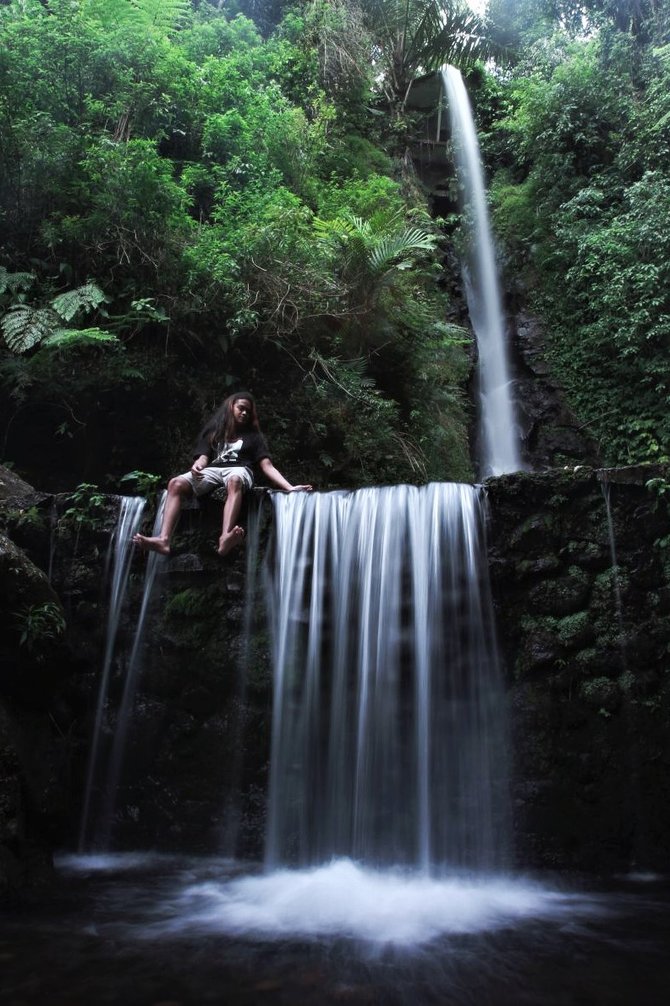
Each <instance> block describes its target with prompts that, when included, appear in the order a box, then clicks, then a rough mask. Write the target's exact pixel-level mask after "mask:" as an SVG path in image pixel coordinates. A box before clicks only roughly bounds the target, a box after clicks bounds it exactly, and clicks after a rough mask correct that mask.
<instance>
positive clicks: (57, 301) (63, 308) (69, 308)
mask: <svg viewBox="0 0 670 1006" xmlns="http://www.w3.org/2000/svg"><path fill="white" fill-rule="evenodd" d="M106 299H107V298H106V297H105V295H104V293H103V292H102V290H101V289H100V287H99V286H97V285H96V284H95V283H84V285H83V286H79V287H77V289H76V290H66V292H65V293H61V294H59V296H58V297H55V298H54V299H53V300H52V302H51V306H52V308H53V309H54V311H55V312H56V314H58V315H59V316H60V317H61V318H62V319H63V321H72V319H73V318H74V317H75V315H77V314H78V313H79V312H80V311H86V312H88V311H94V310H95V308H96V307H100V305H101V304H104V302H105V301H106Z"/></svg>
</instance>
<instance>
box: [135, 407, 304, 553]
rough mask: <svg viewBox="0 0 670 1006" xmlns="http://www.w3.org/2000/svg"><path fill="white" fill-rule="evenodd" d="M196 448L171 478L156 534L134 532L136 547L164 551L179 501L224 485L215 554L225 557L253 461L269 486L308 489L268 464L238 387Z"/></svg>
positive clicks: (236, 531)
mask: <svg viewBox="0 0 670 1006" xmlns="http://www.w3.org/2000/svg"><path fill="white" fill-rule="evenodd" d="M195 449H196V454H195V455H194V458H195V460H194V462H193V464H192V465H191V470H190V471H188V472H185V473H184V474H183V475H177V476H175V478H173V479H171V480H170V482H169V483H168V489H167V499H166V501H165V512H164V514H163V522H162V525H161V529H160V533H159V534H158V535H156V536H155V537H147V536H146V535H143V534H136V535H135V537H134V538H133V541H134V542H135V544H136V545H138V546H139V547H140V548H142V549H145V550H147V549H148V550H150V551H152V552H160V554H161V555H169V554H170V539H171V537H172V532H173V531H174V529H175V527H176V525H177V521H178V519H179V513H180V510H181V505H182V500H183V499H188V498H189V497H190V496H192V495H194V494H195V495H196V496H205V495H206V494H207V493H209V492H212V491H213V490H214V489H218V488H219V487H220V486H225V488H226V502H225V504H224V507H223V527H222V529H221V536H220V538H219V545H218V548H217V552H218V553H219V555H220V556H224V555H228V553H229V552H230V551H231V550H232V549H234V548H235V547H236V546H237V545H239V544H241V542H242V539H243V538H244V530H243V528H241V527H240V526H239V524H237V523H236V522H237V519H238V517H239V515H240V510H241V507H242V496H243V494H244V492H245V490H249V489H251V488H252V487H253V484H254V476H253V469H254V466H256V465H258V467H259V468H260V470H261V471H262V472H263V475H265V477H266V478H267V479H268V480H269V481H270V482H271V483H272V484H273V485H274V486H276V487H277V488H278V489H282V490H283V491H284V492H287V493H292V492H301V491H305V492H309V491H311V489H312V486H294V485H291V483H290V482H288V481H287V480H286V479H285V478H284V476H283V475H282V474H281V472H279V471H277V469H276V468H275V466H274V465H273V464H272V460H271V458H270V454H269V451H268V447H267V443H266V441H265V437H264V436H263V434H262V433H261V429H260V424H259V422H258V413H257V412H256V405H255V403H254V399H253V397H252V396H251V395H250V394H249V392H248V391H237V392H235V394H234V395H229V396H228V398H226V400H225V401H224V403H223V405H222V406H221V408H220V409H218V411H217V412H215V413H214V415H213V416H212V418H211V419H210V420H209V422H208V423H207V424H206V425H205V427H204V428H203V430H202V432H201V433H200V436H199V437H198V440H197V443H196V448H195Z"/></svg>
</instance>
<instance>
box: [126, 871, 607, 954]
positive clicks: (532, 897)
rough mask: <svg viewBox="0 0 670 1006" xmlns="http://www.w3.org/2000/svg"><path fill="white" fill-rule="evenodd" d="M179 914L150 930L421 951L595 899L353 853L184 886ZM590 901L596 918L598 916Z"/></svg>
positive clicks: (177, 900) (177, 901)
mask: <svg viewBox="0 0 670 1006" xmlns="http://www.w3.org/2000/svg"><path fill="white" fill-rule="evenodd" d="M170 907H171V913H172V917H171V918H169V919H167V920H165V921H157V922H156V923H155V924H154V925H153V926H150V928H149V931H148V932H146V933H145V935H148V936H152V935H154V936H160V935H167V934H171V935H176V934H178V933H180V934H182V935H186V934H188V933H192V932H193V931H199V932H209V933H214V932H215V933H221V934H227V935H235V936H245V937H251V938H264V939H286V938H295V937H300V938H309V939H320V938H325V937H335V936H345V937H350V938H354V939H359V940H362V941H364V942H367V943H371V944H393V945H401V946H403V947H408V948H411V947H416V946H418V945H420V944H426V943H428V942H430V941H431V940H433V939H435V938H437V937H439V936H442V935H445V934H457V933H478V932H490V931H493V930H497V929H501V928H504V927H509V926H514V925H516V924H518V923H520V922H522V921H524V920H530V919H543V920H547V919H560V918H561V917H563V916H565V917H569V918H571V919H572V918H574V916H575V914H582V913H583V912H586V911H587V899H585V898H584V897H582V896H578V895H574V894H566V893H561V892H558V891H555V890H553V891H552V890H549V889H548V888H546V887H542V886H541V885H539V884H535V883H532V882H530V881H521V880H512V879H507V878H502V877H499V878H496V877H489V878H481V877H475V878H467V877H443V878H433V877H430V876H427V875H423V874H418V873H415V872H408V871H400V870H384V871H377V870H372V869H367V868H364V867H361V866H359V865H358V864H356V863H354V862H353V861H351V860H349V859H340V860H334V861H333V862H331V863H329V864H328V865H326V866H321V867H315V868H312V869H303V870H277V871H274V872H272V873H267V874H261V875H256V876H245V877H242V878H238V879H234V880H228V881H223V882H217V881H213V880H211V879H210V880H208V881H207V882H204V883H196V884H190V885H187V886H185V887H184V888H183V889H182V890H181V891H180V893H179V894H178V895H177V896H176V897H175V895H174V893H173V896H172V897H171V898H170ZM593 908H594V906H593V904H591V903H590V902H589V905H588V911H589V914H590V913H592V912H593Z"/></svg>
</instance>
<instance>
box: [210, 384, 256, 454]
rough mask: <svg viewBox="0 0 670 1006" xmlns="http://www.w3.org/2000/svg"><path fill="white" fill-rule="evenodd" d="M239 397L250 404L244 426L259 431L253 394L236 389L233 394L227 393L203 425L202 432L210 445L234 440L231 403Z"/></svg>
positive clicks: (234, 430) (234, 427)
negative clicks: (246, 421) (246, 423)
mask: <svg viewBox="0 0 670 1006" xmlns="http://www.w3.org/2000/svg"><path fill="white" fill-rule="evenodd" d="M240 398H245V399H246V400H247V401H248V402H249V404H250V405H251V413H250V416H249V423H248V426H247V427H246V428H247V429H250V430H255V431H256V433H260V431H261V427H260V423H259V421H258V412H257V411H256V403H255V401H254V397H253V395H250V394H249V392H248V391H236V392H235V393H234V394H232V395H228V397H227V398H226V400H225V401H224V402H223V404H222V405H221V406H220V408H219V409H217V411H216V412H215V413H214V415H213V416H212V418H211V419H210V421H209V422H208V423H207V426H206V427H205V430H204V433H205V435H206V436H207V437H208V439H209V442H210V444H211V445H212V446H214V445H215V444H220V443H230V441H231V440H234V438H235V435H236V433H237V424H236V422H235V416H234V414H233V405H234V404H235V402H239V400H240Z"/></svg>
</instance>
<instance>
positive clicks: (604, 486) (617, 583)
mask: <svg viewBox="0 0 670 1006" xmlns="http://www.w3.org/2000/svg"><path fill="white" fill-rule="evenodd" d="M600 488H601V490H602V494H603V499H604V501H605V514H606V516H607V537H608V540H609V547H610V558H611V560H612V591H613V593H614V606H615V609H616V618H617V628H618V632H619V648H620V650H621V666H622V667H623V669H624V671H625V670H626V669H627V666H626V665H627V660H626V633H625V630H624V624H623V602H622V599H621V575H620V571H619V560H618V558H617V551H616V538H615V535H614V518H613V516H612V505H611V502H610V484H609V482H607V481H606V480H605V479H604V478H601V480H600Z"/></svg>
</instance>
